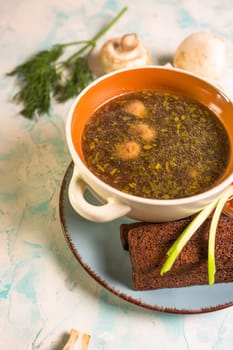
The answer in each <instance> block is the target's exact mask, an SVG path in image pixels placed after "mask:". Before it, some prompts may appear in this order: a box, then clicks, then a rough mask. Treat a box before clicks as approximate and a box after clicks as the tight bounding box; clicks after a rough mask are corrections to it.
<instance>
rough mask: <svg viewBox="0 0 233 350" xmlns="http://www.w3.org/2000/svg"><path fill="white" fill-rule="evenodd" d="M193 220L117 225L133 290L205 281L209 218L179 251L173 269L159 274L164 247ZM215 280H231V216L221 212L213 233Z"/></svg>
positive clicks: (164, 252)
mask: <svg viewBox="0 0 233 350" xmlns="http://www.w3.org/2000/svg"><path fill="white" fill-rule="evenodd" d="M191 220H192V218H191V217H189V218H185V219H182V220H178V221H174V222H169V223H158V224H157V223H156V224H153V223H142V222H138V223H133V224H122V225H121V227H120V234H121V241H122V245H123V248H124V249H128V250H129V253H130V259H131V265H132V279H133V283H134V287H135V289H136V290H150V289H160V288H174V287H186V286H191V285H203V284H208V269H207V258H208V235H209V227H210V222H211V219H210V218H208V219H207V220H206V221H205V222H204V223H203V224H202V226H201V227H200V228H199V229H198V230H197V231H196V232H195V234H194V235H193V237H192V238H191V239H190V240H189V242H188V243H187V244H186V246H185V247H184V248H183V250H182V251H181V253H180V255H179V256H178V258H177V260H176V261H175V263H174V265H173V267H172V269H171V270H170V271H169V272H167V273H166V274H164V275H163V276H161V275H160V270H161V268H162V266H163V264H164V262H165V260H166V258H167V251H168V249H169V248H170V247H171V245H172V244H173V242H174V241H175V240H176V239H177V237H178V236H179V235H180V234H181V232H182V231H183V230H184V228H185V227H186V226H187V225H188V223H189V222H190V221H191ZM215 258H216V269H217V271H216V275H215V282H216V283H219V282H233V220H232V219H231V218H229V217H227V216H225V215H221V218H220V221H219V224H218V229H217V236H216V249H215Z"/></svg>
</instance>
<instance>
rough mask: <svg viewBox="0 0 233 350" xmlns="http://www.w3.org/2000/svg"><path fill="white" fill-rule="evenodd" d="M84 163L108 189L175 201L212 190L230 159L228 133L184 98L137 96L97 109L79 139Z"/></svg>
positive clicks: (208, 112) (150, 93) (166, 94)
mask: <svg viewBox="0 0 233 350" xmlns="http://www.w3.org/2000/svg"><path fill="white" fill-rule="evenodd" d="M82 151H83V155H84V159H85V162H86V164H87V166H88V168H89V169H90V171H91V172H92V173H94V174H95V175H96V176H97V177H98V178H100V179H101V180H102V181H104V182H106V183H107V184H109V185H111V186H112V187H114V188H116V189H118V190H120V191H123V192H125V193H128V194H132V195H135V196H139V197H144V198H156V199H174V198H183V197H188V196H192V195H195V194H198V193H201V192H204V191H206V190H208V189H210V188H212V187H213V186H214V185H215V184H216V182H218V181H219V179H220V178H221V176H222V175H223V173H224V170H225V169H226V167H227V165H228V161H229V157H230V142H229V137H228V134H227V132H226V130H225V128H224V126H223V124H222V122H221V121H220V120H219V118H218V117H217V116H216V115H215V114H214V113H213V112H212V111H211V110H210V109H208V108H207V107H206V106H204V105H202V104H201V103H199V102H197V101H195V100H193V99H190V98H189V97H186V96H181V95H175V94H173V93H170V92H163V91H151V90H146V91H139V92H133V93H127V94H123V95H121V96H118V97H116V98H114V99H112V100H110V101H108V102H106V103H105V104H103V105H102V106H101V107H100V108H98V109H97V110H96V111H95V113H94V114H93V115H92V116H91V117H90V119H89V120H88V122H87V123H86V125H85V129H84V132H83V137H82Z"/></svg>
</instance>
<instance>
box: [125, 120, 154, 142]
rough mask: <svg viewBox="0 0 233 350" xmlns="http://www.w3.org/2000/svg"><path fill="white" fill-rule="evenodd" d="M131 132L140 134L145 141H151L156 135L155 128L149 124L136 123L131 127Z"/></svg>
mask: <svg viewBox="0 0 233 350" xmlns="http://www.w3.org/2000/svg"><path fill="white" fill-rule="evenodd" d="M129 133H130V134H132V135H136V134H138V135H140V136H141V138H142V139H143V140H144V141H145V142H151V141H152V140H153V138H154V137H155V135H156V132H155V129H154V128H152V127H150V126H149V125H147V124H136V125H133V126H131V127H130V130H129Z"/></svg>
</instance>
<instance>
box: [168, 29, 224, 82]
mask: <svg viewBox="0 0 233 350" xmlns="http://www.w3.org/2000/svg"><path fill="white" fill-rule="evenodd" d="M226 51H227V49H226V44H225V41H224V40H223V39H222V38H219V37H217V36H216V35H214V34H211V33H208V32H197V33H193V34H191V35H189V36H188V37H186V38H185V39H184V40H183V41H182V42H181V44H180V45H179V46H178V47H177V49H176V51H175V55H174V60H173V64H174V67H176V68H181V69H185V70H188V71H190V72H193V73H196V74H198V75H200V76H203V77H206V78H208V79H213V80H216V79H220V78H221V76H222V75H223V73H224V70H225V68H226V65H227V62H226V61H227V53H226Z"/></svg>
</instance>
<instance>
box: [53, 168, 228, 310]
mask: <svg viewBox="0 0 233 350" xmlns="http://www.w3.org/2000/svg"><path fill="white" fill-rule="evenodd" d="M72 169H73V165H72V164H70V166H69V167H68V169H67V171H66V174H65V176H64V179H63V182H62V186H61V192H60V219H61V224H62V228H63V232H64V235H65V237H66V240H67V243H68V245H69V247H70V249H71V251H72V252H73V254H74V255H75V257H76V258H77V260H78V261H79V263H80V264H81V265H82V266H83V267H84V269H85V270H86V271H87V272H88V273H89V274H90V275H91V276H92V277H93V278H94V279H95V280H96V281H98V282H99V283H100V284H101V285H102V286H104V287H105V288H107V289H108V290H109V291H111V292H112V293H114V294H116V295H118V296H119V297H121V298H123V299H125V300H127V301H128V302H131V303H133V304H136V305H140V306H142V307H145V308H148V309H152V310H157V311H163V312H170V313H187V314H194V313H202V312H210V311H215V310H219V309H223V308H226V307H229V306H231V305H233V293H232V291H233V283H225V284H222V283H221V284H215V285H213V286H211V287H210V286H207V285H206V286H194V287H186V288H167V289H161V290H153V291H135V290H134V288H133V284H132V280H131V264H130V259H129V254H128V252H126V251H124V250H123V248H122V246H121V241H120V231H119V227H120V224H121V223H129V222H131V220H130V219H128V218H121V219H118V220H114V221H112V222H108V223H103V224H99V223H93V222H89V221H87V220H85V219H83V218H82V217H81V216H79V215H78V214H77V213H76V212H75V211H74V210H73V209H72V207H71V205H70V203H69V199H68V194H67V192H68V186H69V181H70V178H71V174H72ZM88 196H89V200H90V201H94V199H93V198H92V197H91V194H88ZM96 204H97V203H96Z"/></svg>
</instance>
